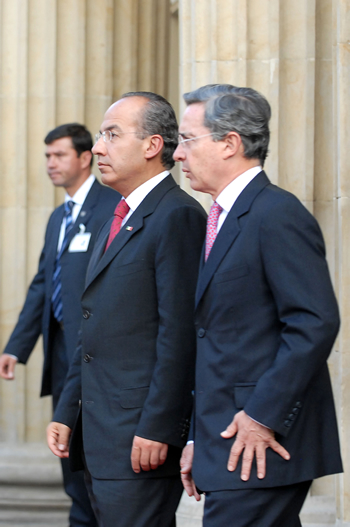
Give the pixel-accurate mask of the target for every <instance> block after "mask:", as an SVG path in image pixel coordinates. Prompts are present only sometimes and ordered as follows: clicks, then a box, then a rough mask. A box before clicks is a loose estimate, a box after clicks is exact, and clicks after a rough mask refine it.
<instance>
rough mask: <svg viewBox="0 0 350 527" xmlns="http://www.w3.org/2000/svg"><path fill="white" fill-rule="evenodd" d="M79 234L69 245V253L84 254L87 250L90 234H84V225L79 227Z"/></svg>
mask: <svg viewBox="0 0 350 527" xmlns="http://www.w3.org/2000/svg"><path fill="white" fill-rule="evenodd" d="M79 229H80V230H79V232H78V234H76V235H75V236H74V238H73V239H72V241H71V242H70V244H69V247H68V252H69V253H85V252H86V251H87V250H88V248H89V243H90V238H91V232H85V225H83V224H82V223H81V224H80V225H79Z"/></svg>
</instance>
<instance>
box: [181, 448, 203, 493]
mask: <svg viewBox="0 0 350 527" xmlns="http://www.w3.org/2000/svg"><path fill="white" fill-rule="evenodd" d="M193 453H194V444H193V443H190V444H189V445H186V446H185V448H184V449H183V451H182V456H181V459H180V467H181V471H180V472H181V481H182V484H183V486H184V489H185V491H186V492H187V494H188V495H189V496H190V497H191V496H194V497H195V498H196V500H197V501H200V499H201V497H200V495H199V494H198V492H197V489H196V485H195V484H194V481H193V478H192V462H193Z"/></svg>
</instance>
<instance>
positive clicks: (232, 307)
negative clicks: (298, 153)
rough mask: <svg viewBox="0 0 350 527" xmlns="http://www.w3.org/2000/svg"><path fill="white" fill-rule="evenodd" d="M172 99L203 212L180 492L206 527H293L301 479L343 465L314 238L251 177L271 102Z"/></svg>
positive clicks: (194, 95) (242, 97)
mask: <svg viewBox="0 0 350 527" xmlns="http://www.w3.org/2000/svg"><path fill="white" fill-rule="evenodd" d="M184 98H185V102H186V103H187V109H186V111H185V113H184V116H183V120H182V122H181V124H180V137H181V141H180V144H179V146H178V148H177V150H176V151H175V154H174V159H175V160H176V161H182V163H183V171H184V172H185V174H186V176H187V177H188V178H189V180H190V183H191V187H192V188H193V189H194V190H198V191H201V192H207V193H209V194H210V195H211V196H212V198H213V200H214V203H213V206H212V208H211V211H210V214H209V217H208V224H207V236H206V243H205V248H204V251H203V253H202V258H201V263H200V272H199V279H198V285H197V292H196V311H195V323H196V331H197V365H196V390H195V412H194V416H193V427H192V428H193V436H192V439H193V440H194V444H193V443H191V444H188V445H187V446H186V448H185V450H184V453H183V456H182V461H181V465H182V478H183V483H184V486H185V488H186V490H187V492H188V494H189V495H195V497H196V499H199V495H198V489H200V490H201V491H204V492H205V493H206V500H205V514H204V525H205V527H217V526H223V525H225V526H226V525H234V526H235V527H248V526H250V527H251V526H253V525H254V526H257V527H280V526H282V525H283V527H297V526H300V525H301V524H300V520H299V511H300V509H301V506H302V504H303V502H304V499H305V497H306V494H307V492H308V489H309V487H310V484H311V481H312V480H313V479H314V478H317V477H320V476H324V475H326V474H333V473H336V472H340V471H341V470H342V465H341V459H340V451H339V441H338V433H337V423H336V417H335V412H334V404H333V396H332V390H331V385H330V379H329V373H328V369H327V363H326V361H327V357H328V355H329V353H330V351H331V348H332V345H333V342H334V339H335V337H336V335H337V331H338V327H339V316H338V309H337V303H336V300H335V297H334V293H333V289H332V285H331V281H330V277H329V273H328V268H327V263H326V260H325V249H324V243H323V239H322V234H321V231H320V229H319V226H318V224H317V222H316V220H315V219H314V218H313V217H312V216H311V214H310V213H309V212H308V211H307V210H306V209H305V208H304V207H303V205H302V204H301V203H300V202H299V201H298V199H297V198H296V197H295V196H293V195H292V194H290V193H288V192H285V191H284V190H282V189H280V188H278V187H276V186H275V185H272V184H271V183H270V181H269V180H268V178H267V176H266V174H265V173H264V171H263V170H262V166H263V163H264V161H265V158H266V155H267V149H268V143H269V127H268V123H269V119H270V106H269V104H268V102H267V101H266V99H265V98H264V97H263V96H262V95H261V94H259V93H258V92H256V91H255V90H252V89H250V88H235V87H233V86H228V85H214V86H205V87H203V88H199V89H198V90H196V91H194V92H191V93H188V94H185V96H184ZM196 486H197V487H196Z"/></svg>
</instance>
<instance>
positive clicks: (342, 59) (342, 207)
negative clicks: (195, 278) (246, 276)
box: [328, 0, 350, 525]
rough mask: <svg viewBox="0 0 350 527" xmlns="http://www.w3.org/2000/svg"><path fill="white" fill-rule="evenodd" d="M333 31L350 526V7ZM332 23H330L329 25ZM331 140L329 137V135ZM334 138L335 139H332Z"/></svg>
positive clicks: (342, 499)
mask: <svg viewBox="0 0 350 527" xmlns="http://www.w3.org/2000/svg"><path fill="white" fill-rule="evenodd" d="M332 7H333V16H332V20H333V31H332V37H333V38H332V62H333V71H332V79H333V127H332V128H331V130H330V134H332V135H333V138H332V137H331V138H330V148H332V152H333V174H334V176H335V178H336V194H335V195H336V200H337V216H336V218H337V223H336V229H335V234H336V239H337V253H336V276H337V281H338V288H337V289H338V295H339V301H340V309H341V313H342V329H341V332H340V336H339V362H338V372H339V383H338V391H339V400H338V408H339V409H340V418H341V423H342V426H341V440H342V449H343V461H344V465H345V472H344V475H343V476H342V477H341V478H340V481H339V482H338V483H339V485H338V493H337V496H338V507H339V512H338V517H339V518H341V519H342V520H343V521H344V522H347V523H346V525H350V497H349V496H350V446H349V436H350V411H349V409H350V323H349V322H350V320H349V319H350V295H349V293H348V291H349V286H350V243H349V240H350V180H349V174H350V159H349V144H350V133H349V130H350V127H349V122H350V46H349V35H350V4H349V2H348V0H334V1H333V3H332ZM328 23H329V22H328ZM328 137H329V136H328ZM332 139H333V140H332ZM344 524H345V523H344Z"/></svg>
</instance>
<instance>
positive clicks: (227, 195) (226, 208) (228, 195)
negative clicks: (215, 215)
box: [216, 166, 262, 232]
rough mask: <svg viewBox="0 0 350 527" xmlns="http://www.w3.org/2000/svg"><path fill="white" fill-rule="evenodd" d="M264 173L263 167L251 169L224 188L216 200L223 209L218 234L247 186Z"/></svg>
mask: <svg viewBox="0 0 350 527" xmlns="http://www.w3.org/2000/svg"><path fill="white" fill-rule="evenodd" d="M261 171H262V168H261V166H257V167H253V168H250V169H249V170H246V171H245V172H243V174H241V175H240V176H238V177H236V179H234V180H233V181H231V183H229V184H228V185H227V187H225V188H224V190H222V191H221V192H220V194H219V195H218V197H217V198H216V203H218V204H219V205H220V207H222V209H223V210H222V212H221V214H220V216H219V220H218V227H217V232H219V230H220V229H221V227H222V224H223V223H224V221H225V220H226V218H227V215H228V213H229V212H230V210H231V209H232V207H233V205H234V203H235V202H236V200H237V198H238V196H239V195H240V194H241V193H242V192H243V190H244V189H245V188H246V186H247V185H249V183H250V182H251V181H252V180H253V179H254V178H255V176H257V175H258V174H259V172H261Z"/></svg>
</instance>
